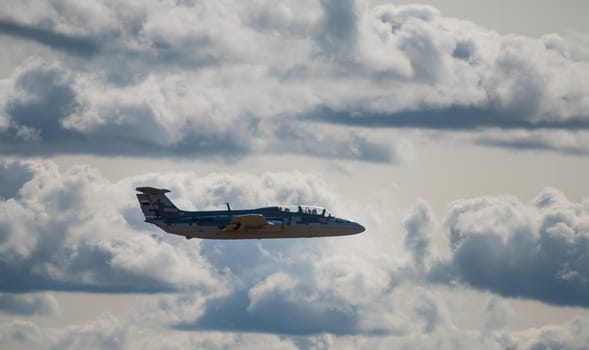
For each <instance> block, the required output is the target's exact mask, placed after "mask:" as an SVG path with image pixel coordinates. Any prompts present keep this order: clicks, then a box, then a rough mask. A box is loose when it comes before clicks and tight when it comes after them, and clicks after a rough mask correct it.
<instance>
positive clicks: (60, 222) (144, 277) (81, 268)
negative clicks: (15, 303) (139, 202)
mask: <svg viewBox="0 0 589 350" xmlns="http://www.w3.org/2000/svg"><path fill="white" fill-rule="evenodd" d="M19 167H20V169H19ZM22 167H25V168H26V171H27V172H28V176H29V177H30V180H29V181H27V182H26V183H24V184H16V185H17V186H20V187H17V188H16V189H14V188H13V189H11V192H12V193H16V195H15V196H14V197H12V198H7V199H5V200H3V201H1V202H0V207H1V208H2V210H0V252H1V253H2V254H1V256H2V258H1V259H0V274H1V275H2V279H3V280H4V281H9V283H3V284H2V286H1V289H2V290H3V291H13V292H21V291H30V290H86V291H103V292H131V291H164V290H176V289H181V288H189V287H194V288H199V289H202V290H213V289H217V288H218V289H222V285H223V283H222V280H220V279H219V277H218V276H215V274H214V273H212V272H211V269H210V267H209V266H208V264H207V262H206V261H203V260H202V259H201V258H200V257H199V255H198V247H196V252H195V251H194V249H190V248H189V247H187V246H180V245H179V246H175V245H174V244H173V243H171V242H170V241H168V240H166V239H165V238H164V239H162V238H160V237H158V236H157V235H154V234H153V233H152V232H150V229H149V228H147V227H137V225H135V227H134V226H132V225H133V223H136V222H138V221H140V218H139V217H140V215H141V214H140V213H136V212H134V211H131V210H130V209H131V207H132V205H133V204H134V203H132V194H133V193H132V188H133V187H130V186H129V187H127V186H125V185H119V186H120V187H119V186H117V185H116V184H109V183H108V181H107V180H105V179H104V178H103V177H102V176H101V175H100V174H99V173H98V172H97V171H95V170H92V169H89V168H84V167H74V168H72V169H70V170H68V171H66V172H65V173H61V172H60V171H59V170H58V169H57V166H56V165H55V164H53V163H52V162H32V161H31V162H27V163H21V164H20V165H19V166H17V169H19V171H22ZM25 181H26V180H25ZM105 204H107V205H105ZM125 215H128V217H129V219H127V217H126V216H125ZM197 245H198V244H197Z"/></svg>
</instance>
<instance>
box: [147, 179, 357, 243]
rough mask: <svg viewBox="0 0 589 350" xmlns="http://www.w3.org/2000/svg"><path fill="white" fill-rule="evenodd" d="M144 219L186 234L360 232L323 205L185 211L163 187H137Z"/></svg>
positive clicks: (257, 235) (251, 235) (226, 236)
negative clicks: (169, 197)
mask: <svg viewBox="0 0 589 350" xmlns="http://www.w3.org/2000/svg"><path fill="white" fill-rule="evenodd" d="M136 190H137V191H138V192H141V193H138V194H137V199H138V200H139V205H140V206H141V210H142V211H143V215H145V222H147V223H150V224H153V225H156V226H158V227H159V228H161V229H162V230H164V231H166V232H168V233H172V234H176V235H180V236H184V237H186V239H190V238H209V239H260V238H296V237H325V236H345V235H353V234H356V233H360V232H364V230H365V229H364V227H363V226H362V225H360V224H358V223H356V222H353V221H350V220H345V219H342V218H337V217H335V216H333V215H331V214H330V213H329V212H328V211H327V210H326V209H325V208H321V207H314V206H302V205H299V206H290V207H287V206H274V207H264V208H257V209H242V210H233V209H231V206H230V205H229V203H227V210H213V211H185V210H180V209H178V208H176V206H175V205H174V204H173V203H172V202H171V201H170V199H168V197H167V196H166V193H168V192H170V191H169V190H166V189H159V188H154V187H137V189H136Z"/></svg>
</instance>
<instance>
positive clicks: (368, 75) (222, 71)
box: [0, 0, 589, 162]
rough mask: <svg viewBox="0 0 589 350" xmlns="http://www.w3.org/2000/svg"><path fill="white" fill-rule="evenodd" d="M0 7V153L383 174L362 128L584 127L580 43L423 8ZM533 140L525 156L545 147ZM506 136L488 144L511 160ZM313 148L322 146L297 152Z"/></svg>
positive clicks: (379, 156)
mask: <svg viewBox="0 0 589 350" xmlns="http://www.w3.org/2000/svg"><path fill="white" fill-rule="evenodd" d="M2 10H3V11H2V13H4V17H3V18H2V19H0V34H3V35H4V37H9V38H11V39H13V41H11V42H15V43H16V45H17V46H19V45H20V46H19V47H23V48H22V49H20V50H15V51H14V52H11V53H10V55H14V57H15V58H14V59H11V60H7V61H8V62H17V63H14V65H13V66H11V67H10V68H8V71H10V72H12V76H11V77H9V78H8V79H7V81H6V84H7V86H8V87H9V90H10V91H9V93H8V94H7V95H8V96H9V97H8V98H7V99H6V101H4V103H3V111H4V113H3V114H5V115H6V117H7V120H8V122H0V126H1V125H4V126H3V127H0V132H2V136H3V137H2V141H1V142H0V149H2V150H3V151H4V152H5V153H12V154H27V155H28V154H45V153H50V154H61V153H73V152H78V153H98V154H120V155H140V156H157V155H177V156H187V155H190V156H200V157H205V156H224V157H225V156H227V155H233V156H241V155H245V154H249V153H272V152H275V150H277V149H278V150H280V152H291V153H296V154H307V155H310V156H319V157H330V158H344V159H359V160H367V161H377V162H391V161H393V162H394V161H397V160H398V154H399V153H402V149H398V148H397V147H396V146H397V144H395V143H394V142H390V141H389V139H390V138H389V139H387V138H377V139H375V138H373V137H371V131H370V128H385V129H388V128H406V127H411V128H418V129H424V128H426V129H442V130H449V129H450V130H456V129H459V130H467V131H470V130H473V129H477V130H478V129H481V128H482V129H485V128H499V129H522V130H529V129H538V128H540V129H557V130H559V131H561V132H562V133H568V132H569V131H570V130H572V129H586V128H587V127H588V126H589V121H588V120H589V119H588V116H587V113H586V111H587V110H588V108H587V107H588V103H589V102H588V101H589V99H588V96H587V93H586V89H584V86H586V85H587V84H588V79H589V72H588V70H587V69H586V66H587V64H586V62H587V54H586V51H587V50H586V47H585V46H584V44H583V43H582V42H581V43H579V42H578V41H576V40H574V39H570V38H563V37H560V36H557V35H554V34H551V35H547V36H544V37H541V38H527V37H518V36H502V35H499V34H497V33H496V32H494V31H491V30H488V29H486V28H483V27H480V26H477V25H475V24H473V23H470V22H468V21H463V20H458V19H454V18H449V17H445V16H443V15H442V14H441V13H440V12H439V11H438V10H436V9H435V8H432V7H429V6H422V5H404V6H392V5H384V6H377V7H374V8H371V7H369V6H367V5H364V4H361V3H357V2H355V1H346V2H341V1H335V2H334V1H323V2H320V3H316V2H310V1H309V2H306V1H305V2H299V1H297V2H292V3H289V2H286V3H284V2H281V3H279V4H274V3H273V2H272V1H258V2H254V3H252V4H248V5H247V6H246V5H244V4H242V3H240V2H235V3H232V2H228V3H219V4H214V5H213V4H204V3H200V2H179V3H166V2H164V3H162V2H157V1H145V2H141V3H133V2H131V3H130V2H126V3H119V2H110V1H109V2H103V1H99V2H95V3H93V4H92V5H80V4H76V3H71V2H69V1H65V2H64V1H61V0H60V1H57V0H55V1H48V2H42V3H38V2H36V1H30V2H22V3H19V5H18V6H6V7H3V8H2ZM171 24H173V25H171ZM31 43H40V44H42V45H43V46H44V47H48V48H50V49H49V50H47V49H45V50H44V51H38V50H37V48H35V47H34V45H33V44H31ZM97 43H100V44H97ZM268 53H271V54H268ZM40 55H42V59H41V58H39V57H37V58H36V59H33V61H34V62H36V63H34V64H32V63H30V60H27V59H26V58H30V56H40ZM0 115H1V114H0ZM2 119H4V118H2ZM2 119H0V121H1V120H2ZM317 122H328V123H330V124H332V126H333V125H339V129H338V130H336V131H332V132H329V128H325V127H320V126H318V124H319V123H317ZM7 123H9V125H10V126H7V125H8V124H7ZM365 129H367V130H365ZM285 135H286V137H285ZM536 136H537V135H536V134H531V136H529V137H530V141H528V142H526V145H527V146H528V147H533V148H537V149H544V148H545V147H543V146H544V145H546V142H545V141H544V140H543V139H542V138H538V137H536ZM504 138H508V139H507V140H504V141H503V142H496V143H494V144H493V145H495V146H502V147H512V148H514V149H517V148H518V147H515V146H514V145H517V144H519V143H518V140H517V138H516V139H511V138H509V137H508V136H504ZM321 141H324V142H325V143H329V144H330V145H331V148H330V149H329V150H325V149H326V148H324V147H322V148H323V149H324V150H322V151H313V150H314V149H317V148H310V147H306V146H304V145H307V144H310V145H313V144H320V145H322V144H323V143H322V142H321ZM510 141H512V142H511V143H510ZM534 141H535V142H534ZM579 142H580V140H578V139H577V140H574V139H573V140H572V141H571V142H570V143H571V144H570V145H564V146H563V147H565V149H575V148H578V147H579ZM482 144H485V143H484V142H482ZM348 145H354V146H353V147H350V146H348ZM552 147H553V148H556V149H559V148H560V147H561V145H560V144H559V143H556V144H552Z"/></svg>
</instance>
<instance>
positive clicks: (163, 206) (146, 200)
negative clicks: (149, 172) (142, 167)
mask: <svg viewBox="0 0 589 350" xmlns="http://www.w3.org/2000/svg"><path fill="white" fill-rule="evenodd" d="M136 190H137V191H139V192H141V193H138V194H137V199H138V200H139V205H140V206H141V210H142V211H143V215H145V220H146V221H150V220H162V219H163V220H165V219H167V218H170V217H175V216H178V214H179V213H180V210H179V209H178V208H176V206H175V205H174V204H173V203H172V202H171V201H170V199H168V197H166V193H168V192H170V191H169V190H165V189H159V188H154V187H137V188H136Z"/></svg>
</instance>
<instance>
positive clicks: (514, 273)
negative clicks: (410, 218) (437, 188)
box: [430, 189, 589, 307]
mask: <svg viewBox="0 0 589 350" xmlns="http://www.w3.org/2000/svg"><path fill="white" fill-rule="evenodd" d="M587 215H588V213H587V209H586V205H585V206H584V205H583V204H579V203H571V202H569V201H568V200H567V199H566V198H565V197H564V196H563V195H562V194H561V193H560V192H558V191H556V190H554V189H547V190H545V191H544V192H542V193H541V194H540V195H539V196H538V197H537V199H536V200H535V202H534V203H533V204H531V205H526V204H523V203H521V202H519V201H518V200H517V199H514V198H512V197H504V198H501V197H500V198H486V197H482V198H476V199H472V200H463V201H458V202H455V203H454V204H453V206H452V207H451V209H450V211H449V214H448V216H447V219H446V226H447V228H448V232H449V238H450V244H451V249H452V257H451V260H450V261H439V262H438V263H437V264H436V265H434V266H433V267H432V269H431V271H430V278H431V279H432V280H434V281H438V282H444V283H451V282H463V283H466V284H468V285H470V286H472V287H474V288H477V289H482V290H489V291H492V292H494V293H497V294H500V295H502V296H506V297H516V298H527V299H536V300H539V301H543V302H545V303H549V304H555V305H567V306H582V307H589V298H588V295H589V283H588V281H589V269H588V268H587V266H589V265H588V261H587V257H586V254H585V252H586V251H587V250H588V249H589V229H588V227H587V225H586V221H587Z"/></svg>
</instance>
